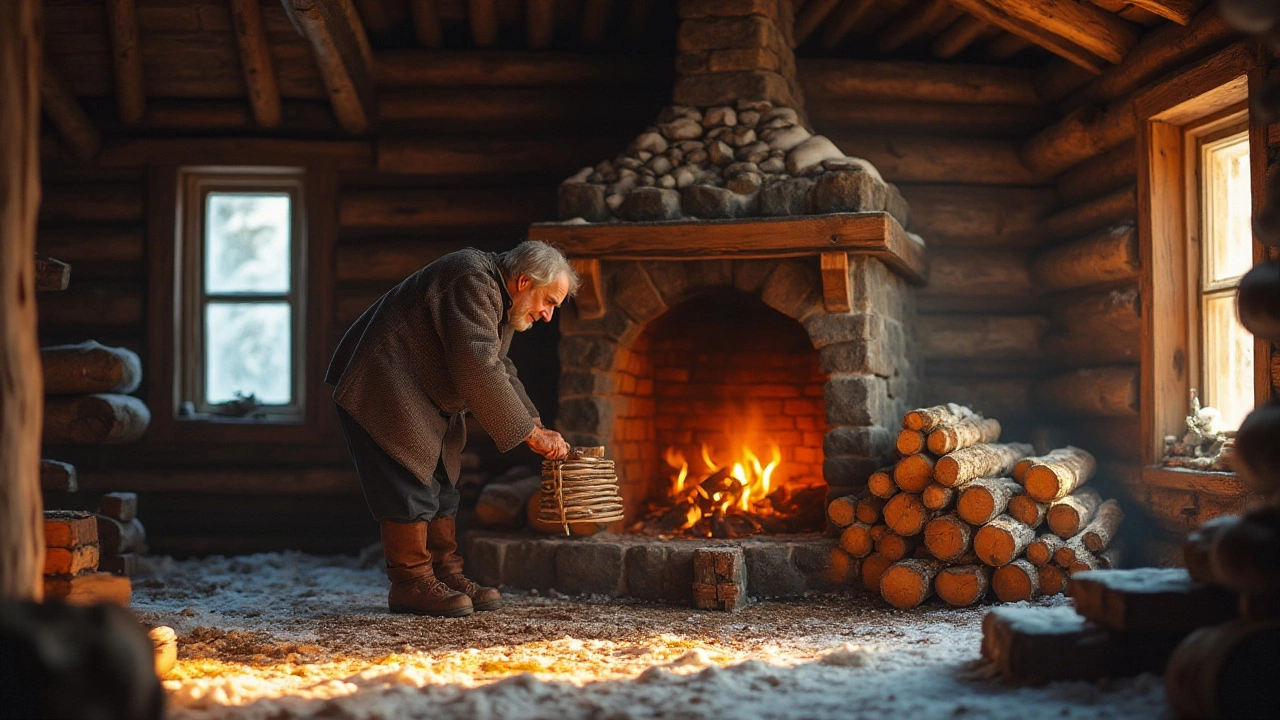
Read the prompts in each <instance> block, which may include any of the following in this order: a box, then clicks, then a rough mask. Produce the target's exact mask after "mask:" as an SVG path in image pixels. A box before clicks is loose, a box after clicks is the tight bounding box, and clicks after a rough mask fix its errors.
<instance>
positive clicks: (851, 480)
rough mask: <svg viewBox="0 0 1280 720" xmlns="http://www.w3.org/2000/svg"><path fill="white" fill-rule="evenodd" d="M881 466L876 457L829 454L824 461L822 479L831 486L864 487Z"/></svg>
mask: <svg viewBox="0 0 1280 720" xmlns="http://www.w3.org/2000/svg"><path fill="white" fill-rule="evenodd" d="M879 467H880V461H879V460H877V459H875V458H869V457H860V456H856V455H836V456H829V457H827V459H826V460H823V461H822V479H823V480H826V481H827V484H828V485H830V486H831V487H845V488H862V487H865V486H866V484H867V478H869V477H871V473H873V472H875V471H876V470H877V469H878V468H879Z"/></svg>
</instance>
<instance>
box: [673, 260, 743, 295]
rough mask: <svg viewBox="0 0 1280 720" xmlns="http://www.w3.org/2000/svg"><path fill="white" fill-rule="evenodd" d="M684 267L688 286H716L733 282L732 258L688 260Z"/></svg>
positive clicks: (699, 287)
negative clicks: (687, 277)
mask: <svg viewBox="0 0 1280 720" xmlns="http://www.w3.org/2000/svg"><path fill="white" fill-rule="evenodd" d="M684 267H685V273H686V274H687V275H688V276H689V287H690V288H697V289H706V288H718V287H727V286H730V285H732V284H733V261H732V260H689V261H686V262H685V264H684Z"/></svg>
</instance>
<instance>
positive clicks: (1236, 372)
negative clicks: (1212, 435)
mask: <svg viewBox="0 0 1280 720" xmlns="http://www.w3.org/2000/svg"><path fill="white" fill-rule="evenodd" d="M1204 346H1205V349H1204V376H1205V398H1204V400H1205V402H1206V404H1209V405H1212V406H1213V407H1215V408H1217V409H1218V411H1219V412H1221V413H1222V419H1223V421H1224V422H1225V423H1226V426H1227V428H1229V429H1234V428H1238V427H1240V423H1241V422H1243V421H1244V416H1245V415H1248V414H1249V411H1250V410H1252V409H1253V335H1251V334H1249V331H1248V330H1245V329H1244V326H1243V325H1241V324H1240V321H1239V320H1237V319H1236V294H1235V293H1234V292H1231V293H1225V294H1222V295H1216V296H1213V297H1208V298H1205V302H1204Z"/></svg>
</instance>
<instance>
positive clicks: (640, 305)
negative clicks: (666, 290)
mask: <svg viewBox="0 0 1280 720" xmlns="http://www.w3.org/2000/svg"><path fill="white" fill-rule="evenodd" d="M671 192H675V191H674V190H672V191H671ZM609 304H610V305H613V306H616V307H617V308H618V310H620V311H622V312H623V313H626V315H627V316H628V317H630V318H631V319H633V320H635V321H636V322H638V323H645V322H647V321H649V320H651V319H653V318H655V317H657V316H658V315H660V314H662V313H663V312H664V311H665V310H666V309H667V304H666V303H665V302H663V300H662V294H661V293H660V292H658V288H657V287H655V286H654V284H653V280H652V279H650V277H649V274H648V273H646V272H645V270H644V268H643V267H642V266H641V265H640V263H638V262H624V263H619V264H618V270H617V275H616V277H615V279H614V288H613V292H611V293H610V294H609Z"/></svg>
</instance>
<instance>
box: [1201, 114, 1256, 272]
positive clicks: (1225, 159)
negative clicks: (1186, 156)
mask: <svg viewBox="0 0 1280 720" xmlns="http://www.w3.org/2000/svg"><path fill="white" fill-rule="evenodd" d="M1203 162H1204V188H1203V192H1204V198H1205V239H1204V241H1205V249H1204V258H1205V277H1204V279H1205V282H1207V283H1213V282H1218V281H1221V280H1227V279H1229V278H1234V277H1239V276H1241V275H1244V274H1245V273H1246V272H1248V271H1249V268H1250V267H1252V265H1253V229H1252V227H1251V225H1250V218H1251V217H1252V215H1253V201H1252V196H1251V195H1250V192H1249V134H1248V133H1247V132H1244V133H1240V134H1239V135H1233V136H1231V137H1229V138H1224V139H1222V140H1219V141H1217V142H1213V143H1206V144H1205V146H1204V157H1203Z"/></svg>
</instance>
